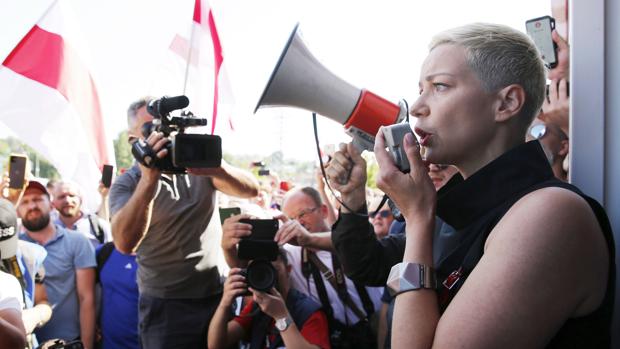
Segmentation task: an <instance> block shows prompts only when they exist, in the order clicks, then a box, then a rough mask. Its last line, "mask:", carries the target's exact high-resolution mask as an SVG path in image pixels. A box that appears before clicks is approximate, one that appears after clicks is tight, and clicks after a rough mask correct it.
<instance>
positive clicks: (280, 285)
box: [209, 249, 330, 349]
mask: <svg viewBox="0 0 620 349" xmlns="http://www.w3.org/2000/svg"><path fill="white" fill-rule="evenodd" d="M272 265H273V266H274V268H275V269H276V270H277V273H278V280H277V282H276V287H275V288H272V289H271V291H270V292H269V293H265V292H260V291H257V290H253V289H251V288H250V291H251V292H252V294H253V296H252V301H250V302H249V303H248V304H247V305H246V306H245V307H244V308H243V310H242V311H241V314H240V315H239V316H237V317H235V318H233V319H230V317H231V314H232V309H231V305H232V304H233V301H234V299H235V298H236V297H238V296H242V295H243V294H244V293H245V292H246V291H247V290H248V288H247V287H248V286H247V284H246V282H245V277H243V276H242V275H241V269H239V268H233V269H231V270H230V274H229V275H228V279H226V283H225V284H224V294H223V295H222V301H221V302H220V305H219V306H218V308H217V311H216V312H215V315H214V316H213V321H211V325H210V326H209V348H210V349H217V348H230V347H231V346H232V345H233V344H235V343H238V342H239V341H240V340H246V341H247V342H249V343H250V346H249V348H250V349H257V348H265V347H268V348H278V347H286V348H295V349H297V348H330V345H329V332H328V328H327V317H326V316H325V313H324V312H323V311H322V310H321V306H320V305H319V304H318V303H316V302H314V301H313V300H312V299H310V298H309V297H308V296H306V295H304V294H303V293H301V292H299V291H297V290H296V289H294V288H291V287H290V286H289V274H290V271H291V265H290V264H289V262H288V258H287V256H286V251H284V250H283V249H280V252H279V256H278V259H277V260H276V261H274V262H272ZM276 289H277V290H276ZM256 305H258V307H259V308H260V310H261V311H260V312H259V313H258V314H257V315H253V314H252V313H253V309H254V308H255V307H256ZM274 327H275V328H274ZM276 329H277V330H276ZM266 343H267V345H266Z"/></svg>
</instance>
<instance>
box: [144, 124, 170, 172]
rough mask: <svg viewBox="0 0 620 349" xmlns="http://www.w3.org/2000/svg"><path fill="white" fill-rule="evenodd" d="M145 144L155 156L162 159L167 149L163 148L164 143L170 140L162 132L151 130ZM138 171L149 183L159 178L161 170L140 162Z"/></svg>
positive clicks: (166, 153)
mask: <svg viewBox="0 0 620 349" xmlns="http://www.w3.org/2000/svg"><path fill="white" fill-rule="evenodd" d="M145 142H146V144H147V145H148V146H149V147H150V148H151V150H152V151H153V152H154V153H155V154H156V156H157V158H159V159H162V158H164V157H165V156H166V155H168V149H166V148H165V145H166V143H168V142H170V140H169V139H168V138H167V137H164V134H163V133H162V132H152V133H151V134H150V135H149V137H148V138H147V139H146V140H145ZM140 171H141V172H142V178H145V179H146V180H148V181H149V183H155V182H157V181H158V180H159V176H160V175H161V170H159V169H158V168H156V167H146V166H144V165H142V164H140Z"/></svg>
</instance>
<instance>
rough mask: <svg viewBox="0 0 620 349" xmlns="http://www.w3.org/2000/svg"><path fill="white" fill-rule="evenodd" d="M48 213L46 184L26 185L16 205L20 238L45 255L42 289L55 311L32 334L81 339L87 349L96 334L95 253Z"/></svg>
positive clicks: (41, 339)
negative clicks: (45, 322) (21, 229)
mask: <svg viewBox="0 0 620 349" xmlns="http://www.w3.org/2000/svg"><path fill="white" fill-rule="evenodd" d="M51 210H52V205H51V202H50V195H49V193H48V192H47V190H46V188H45V186H43V185H42V184H41V183H39V182H37V181H30V182H29V183H28V186H27V187H26V189H25V190H24V194H23V196H22V199H21V200H20V202H19V204H18V206H17V213H18V215H19V217H20V218H21V219H22V226H23V234H21V235H20V239H23V240H26V241H29V242H32V243H36V244H38V245H40V246H43V247H44V248H45V249H46V251H47V258H46V259H45V261H44V262H43V265H44V267H45V274H46V278H45V288H46V290H47V294H48V297H49V302H50V304H51V305H52V308H53V309H54V312H53V314H52V318H51V320H50V321H49V322H48V323H47V324H46V325H45V326H43V327H41V328H39V329H37V330H36V331H35V333H36V334H37V337H38V338H39V340H40V341H45V340H48V339H54V338H60V339H63V340H67V341H71V340H75V339H80V340H81V341H82V342H83V343H84V347H85V348H87V349H90V348H92V347H93V339H94V332H95V294H94V284H95V283H94V280H95V266H96V262H95V251H94V248H93V246H92V244H91V243H90V242H89V241H88V239H87V238H86V237H84V236H83V235H81V234H80V233H77V232H75V231H71V230H66V229H64V228H62V227H60V226H59V225H56V224H54V223H53V222H52V221H51V220H50V211H51Z"/></svg>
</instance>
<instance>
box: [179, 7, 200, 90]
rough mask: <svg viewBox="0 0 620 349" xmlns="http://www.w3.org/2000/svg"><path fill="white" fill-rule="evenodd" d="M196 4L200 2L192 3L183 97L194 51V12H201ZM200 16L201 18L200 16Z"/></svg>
mask: <svg viewBox="0 0 620 349" xmlns="http://www.w3.org/2000/svg"><path fill="white" fill-rule="evenodd" d="M198 4H200V0H196V1H195V2H194V15H193V16H192V31H191V33H190V36H189V50H188V53H187V63H186V64H185V79H184V80H183V94H184V95H185V92H186V91H187V80H188V78H189V66H190V64H191V61H192V54H193V51H194V45H193V43H194V32H195V31H196V25H195V24H194V18H196V10H198V11H202V8H201V7H200V6H198ZM200 16H201V17H202V14H200Z"/></svg>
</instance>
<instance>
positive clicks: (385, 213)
mask: <svg viewBox="0 0 620 349" xmlns="http://www.w3.org/2000/svg"><path fill="white" fill-rule="evenodd" d="M391 215H392V211H390V210H383V211H379V212H371V213H370V214H368V217H370V218H375V217H377V216H379V217H381V218H388V217H390V216H391Z"/></svg>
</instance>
